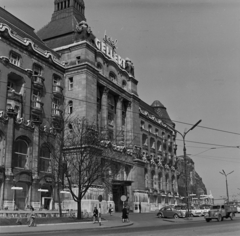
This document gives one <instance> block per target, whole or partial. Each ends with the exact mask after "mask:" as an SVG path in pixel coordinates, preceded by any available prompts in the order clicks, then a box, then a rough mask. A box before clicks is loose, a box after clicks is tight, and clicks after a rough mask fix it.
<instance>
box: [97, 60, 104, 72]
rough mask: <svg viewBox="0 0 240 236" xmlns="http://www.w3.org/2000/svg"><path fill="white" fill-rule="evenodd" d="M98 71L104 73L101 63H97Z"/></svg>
mask: <svg viewBox="0 0 240 236" xmlns="http://www.w3.org/2000/svg"><path fill="white" fill-rule="evenodd" d="M97 69H98V70H99V72H100V73H102V72H103V66H102V64H101V63H100V62H98V63H97Z"/></svg>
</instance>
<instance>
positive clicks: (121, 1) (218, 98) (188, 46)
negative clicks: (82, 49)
mask: <svg viewBox="0 0 240 236" xmlns="http://www.w3.org/2000/svg"><path fill="white" fill-rule="evenodd" d="M53 2H54V0H41V1H38V0H0V6H1V7H4V6H5V8H6V10H8V11H10V12H11V13H12V14H14V15H16V16H17V17H19V18H20V19H21V20H23V21H24V22H26V23H28V24H29V25H31V26H32V27H33V28H35V29H36V30H38V29H40V28H41V27H42V26H44V25H46V24H47V23H48V22H49V21H50V18H51V14H52V12H53ZM85 5H86V18H87V22H88V24H89V25H90V26H91V28H92V30H93V33H94V34H95V35H96V36H97V37H98V38H99V39H102V37H103V35H104V32H105V30H106V32H107V35H108V36H111V37H112V38H113V39H118V49H117V53H118V54H119V55H120V56H121V57H123V58H126V57H129V58H130V59H131V60H132V61H133V63H134V66H135V75H136V79H137V80H138V81H139V84H138V92H139V96H140V98H141V99H142V100H144V101H145V102H147V103H148V104H151V103H152V102H153V101H154V100H160V101H161V102H162V103H163V104H164V105H165V106H166V108H167V111H168V113H169V115H170V117H171V119H172V120H173V121H174V122H175V123H176V129H177V130H179V131H180V132H181V133H183V132H184V130H185V129H189V128H190V127H191V126H189V125H188V124H192V125H193V124H195V123H196V122H197V121H198V120H200V119H202V122H201V124H200V126H199V127H197V128H195V129H194V130H192V131H190V132H189V133H188V134H187V136H186V140H188V141H191V142H187V153H188V154H191V155H192V159H193V161H194V162H195V168H196V171H197V172H198V173H199V174H200V176H201V177H202V178H203V182H204V183H205V185H206V187H207V190H208V192H209V191H210V190H211V192H212V194H213V196H214V197H215V198H220V196H226V186H225V177H224V176H223V175H221V174H220V173H219V171H221V170H222V169H223V170H225V172H226V173H229V172H231V171H233V170H234V172H233V173H232V174H230V175H229V176H228V185H229V195H230V198H232V195H237V194H240V190H238V188H240V155H239V154H240V149H238V148H216V147H220V146H235V147H236V146H239V145H240V0H145V1H144V0H85ZM182 122H183V123H187V124H182ZM204 127H207V128H204ZM217 130H219V131H217ZM226 131H227V132H226ZM178 139H179V141H178V153H177V154H178V155H182V153H183V152H182V149H183V145H182V139H181V137H180V136H178ZM213 148H216V149H213ZM201 152H203V153H201ZM198 153H201V154H198ZM196 154H197V155H196ZM238 200H240V195H238Z"/></svg>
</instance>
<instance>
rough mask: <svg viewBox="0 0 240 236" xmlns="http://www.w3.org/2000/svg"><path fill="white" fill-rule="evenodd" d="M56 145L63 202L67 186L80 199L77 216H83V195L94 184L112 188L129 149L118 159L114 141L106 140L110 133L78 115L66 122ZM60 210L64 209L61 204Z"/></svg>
mask: <svg viewBox="0 0 240 236" xmlns="http://www.w3.org/2000/svg"><path fill="white" fill-rule="evenodd" d="M52 145H53V146H54V148H55V149H54V151H53V153H52V159H53V160H52V163H53V166H54V168H53V172H54V173H55V176H56V179H57V180H58V184H57V186H58V189H57V192H58V201H59V204H60V203H61V199H60V190H61V188H62V186H61V185H65V188H67V189H68V190H69V192H70V193H71V196H72V198H73V200H74V201H75V202H77V218H78V219H80V218H81V217H82V216H81V212H82V209H81V202H82V199H83V197H84V196H85V194H86V193H87V191H88V190H89V188H91V187H92V186H96V185H100V186H102V187H103V188H104V189H108V190H109V189H111V187H112V180H113V178H115V177H116V175H117V174H118V173H119V172H120V170H121V169H122V168H124V164H123V159H125V160H126V157H127V155H125V154H126V153H125V151H126V150H124V147H123V150H122V151H121V152H119V153H121V154H122V155H117V157H115V158H114V156H116V155H113V153H114V152H115V151H114V150H113V146H112V142H110V141H107V140H106V132H99V131H98V129H97V127H96V126H95V125H93V124H91V123H89V122H88V121H87V119H85V118H78V117H75V118H70V117H69V118H68V119H67V120H65V121H64V130H63V131H62V132H60V133H59V134H58V135H56V138H55V141H54V143H52ZM63 175H64V177H65V178H63ZM63 179H65V183H64V180H63ZM59 210H60V211H61V204H60V205H59ZM60 213H61V212H60Z"/></svg>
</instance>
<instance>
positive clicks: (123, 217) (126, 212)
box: [122, 206, 128, 222]
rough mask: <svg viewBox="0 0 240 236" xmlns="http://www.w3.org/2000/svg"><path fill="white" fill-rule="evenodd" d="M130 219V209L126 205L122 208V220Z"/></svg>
mask: <svg viewBox="0 0 240 236" xmlns="http://www.w3.org/2000/svg"><path fill="white" fill-rule="evenodd" d="M127 221H128V210H127V208H126V207H125V206H124V207H123V209H122V222H127Z"/></svg>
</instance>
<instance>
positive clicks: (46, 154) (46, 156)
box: [39, 145, 51, 172]
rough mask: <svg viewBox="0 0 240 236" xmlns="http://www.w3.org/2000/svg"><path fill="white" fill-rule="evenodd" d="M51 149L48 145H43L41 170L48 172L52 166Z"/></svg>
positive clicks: (40, 162) (40, 161)
mask: <svg viewBox="0 0 240 236" xmlns="http://www.w3.org/2000/svg"><path fill="white" fill-rule="evenodd" d="M50 159H51V156H50V150H49V148H48V147H47V146H45V145H44V146H42V147H41V150H40V160H39V171H43V172H48V170H49V167H50Z"/></svg>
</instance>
